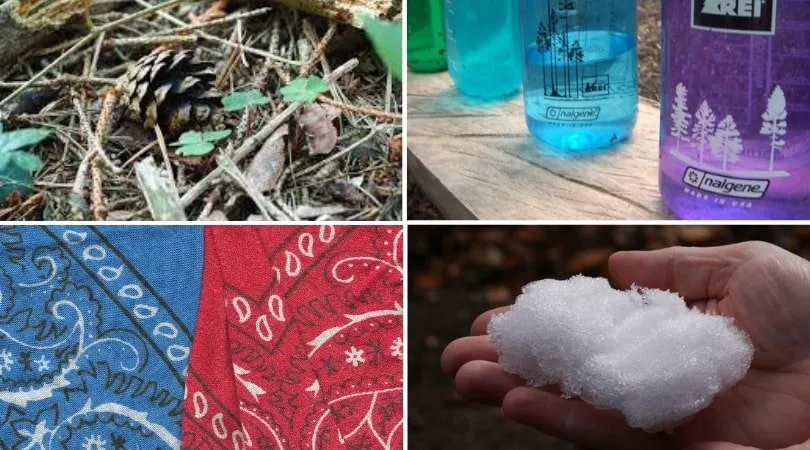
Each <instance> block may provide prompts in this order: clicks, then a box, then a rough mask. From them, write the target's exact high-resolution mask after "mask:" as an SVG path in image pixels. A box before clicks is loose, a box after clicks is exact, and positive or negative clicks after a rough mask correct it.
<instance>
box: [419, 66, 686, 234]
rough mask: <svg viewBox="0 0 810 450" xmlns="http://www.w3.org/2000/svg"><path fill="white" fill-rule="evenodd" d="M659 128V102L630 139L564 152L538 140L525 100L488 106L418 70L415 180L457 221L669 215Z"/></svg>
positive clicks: (647, 105) (643, 112)
mask: <svg viewBox="0 0 810 450" xmlns="http://www.w3.org/2000/svg"><path fill="white" fill-rule="evenodd" d="M659 126H660V125H659V110H658V106H657V105H655V104H653V103H651V102H648V101H646V100H644V101H642V102H641V103H640V105H639V119H638V124H637V125H636V129H635V131H634V134H633V138H632V139H631V141H630V142H628V143H626V144H624V145H623V146H621V147H620V148H617V149H615V150H612V151H609V152H604V153H600V154H596V155H590V156H580V157H570V156H567V157H565V156H560V155H559V154H557V153H555V152H554V151H553V150H551V149H549V148H544V147H543V146H542V145H540V144H538V143H537V142H536V141H534V140H533V139H532V138H531V137H530V135H529V132H528V130H527V128H526V124H525V118H524V114H523V102H522V98H520V97H517V98H514V99H512V100H509V101H503V102H494V103H482V102H478V101H475V100H470V99H467V98H465V97H463V96H461V95H460V94H459V93H458V91H457V90H456V89H455V87H454V86H453V84H452V81H451V80H450V77H449V76H448V75H447V74H446V73H442V74H431V75H423V74H413V73H409V74H408V158H409V159H408V169H409V174H410V175H411V176H412V177H413V179H414V180H415V181H416V182H417V183H419V184H420V185H421V186H422V188H423V190H424V192H425V193H426V194H427V195H428V197H430V199H431V200H432V201H433V202H434V203H435V204H436V206H437V207H438V208H439V209H440V210H441V211H442V213H443V214H444V215H445V216H446V217H447V218H448V219H458V220H464V219H471V218H475V219H484V220H625V219H668V218H670V216H669V214H668V212H667V210H666V208H665V206H664V204H663V202H662V201H661V198H660V194H659V191H658V130H659Z"/></svg>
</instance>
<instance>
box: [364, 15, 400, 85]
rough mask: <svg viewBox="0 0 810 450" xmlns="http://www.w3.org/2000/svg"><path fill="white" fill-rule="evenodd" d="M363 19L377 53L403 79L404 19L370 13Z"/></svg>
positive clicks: (398, 77) (398, 78)
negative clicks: (383, 17) (384, 17)
mask: <svg viewBox="0 0 810 450" xmlns="http://www.w3.org/2000/svg"><path fill="white" fill-rule="evenodd" d="M362 19H363V29H364V30H366V34H367V35H368V37H369V39H371V43H372V44H374V49H375V50H376V51H377V55H379V56H380V59H382V61H383V63H385V65H386V66H387V67H388V69H389V70H391V72H392V73H393V74H394V76H395V77H396V78H397V80H402V21H401V20H396V21H393V22H392V21H389V20H382V19H378V18H376V17H373V16H371V15H369V14H366V15H365V16H364V17H363V18H362Z"/></svg>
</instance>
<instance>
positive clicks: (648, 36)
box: [408, 0, 661, 220]
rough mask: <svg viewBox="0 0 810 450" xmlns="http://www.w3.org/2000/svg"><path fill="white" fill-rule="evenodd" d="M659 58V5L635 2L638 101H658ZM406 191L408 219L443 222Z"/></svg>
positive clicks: (418, 193) (416, 191)
mask: <svg viewBox="0 0 810 450" xmlns="http://www.w3.org/2000/svg"><path fill="white" fill-rule="evenodd" d="M660 58H661V3H660V1H659V0H639V6H638V77H639V78H638V84H639V94H640V95H641V96H642V97H645V98H648V99H651V100H655V101H658V100H659V96H660V92H659V79H660ZM410 184H411V185H410V186H409V187H408V218H409V219H411V220H443V219H444V217H442V214H441V213H440V212H439V210H438V209H436V207H435V206H434V205H433V203H431V202H430V200H429V199H428V197H427V196H426V195H425V193H424V192H423V191H422V189H421V187H419V186H418V185H416V184H415V183H410Z"/></svg>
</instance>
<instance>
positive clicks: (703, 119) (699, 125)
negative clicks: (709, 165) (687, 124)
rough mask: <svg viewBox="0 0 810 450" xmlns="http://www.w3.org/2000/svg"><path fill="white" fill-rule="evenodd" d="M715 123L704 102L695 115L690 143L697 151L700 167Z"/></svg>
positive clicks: (715, 118) (714, 118) (713, 116)
mask: <svg viewBox="0 0 810 450" xmlns="http://www.w3.org/2000/svg"><path fill="white" fill-rule="evenodd" d="M716 122H717V117H716V116H715V115H714V113H713V112H712V109H711V108H710V107H709V103H708V102H707V101H705V100H704V101H703V103H702V104H701V105H700V107H699V108H698V110H697V112H696V113H695V125H694V126H693V127H692V142H693V144H694V145H695V148H696V149H697V151H698V155H699V157H700V159H699V161H700V164H701V165H703V153H704V152H705V151H706V148H708V146H709V141H710V139H711V137H712V135H713V134H714V129H715V123H716Z"/></svg>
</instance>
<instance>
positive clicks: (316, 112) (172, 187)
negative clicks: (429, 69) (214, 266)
mask: <svg viewBox="0 0 810 450" xmlns="http://www.w3.org/2000/svg"><path fill="white" fill-rule="evenodd" d="M2 3H3V2H2V1H0V4H2ZM158 3H160V2H158V1H157V0H94V3H93V4H94V6H93V8H92V9H91V16H90V18H91V21H92V24H93V26H94V27H95V28H98V27H106V26H108V25H110V24H116V23H117V25H115V26H113V27H111V28H110V29H109V30H107V31H105V32H104V33H101V34H99V35H98V37H97V38H96V39H94V40H90V41H88V42H86V43H85V44H84V45H78V46H74V44H76V43H77V41H78V40H79V39H80V38H82V37H83V36H87V35H88V32H87V28H86V27H85V26H84V25H82V26H80V27H74V28H71V29H68V30H65V32H64V33H61V34H60V36H59V40H58V41H57V42H51V43H48V45H47V46H43V47H42V48H38V49H36V50H34V51H33V52H30V53H29V54H26V55H25V56H24V57H22V58H21V60H20V62H19V63H18V64H15V65H13V67H6V68H2V69H0V102H2V103H0V105H3V107H2V108H0V110H2V111H1V112H0V119H2V125H3V128H5V130H6V131H8V130H12V129H20V128H31V127H36V128H45V129H47V130H50V132H51V137H50V138H49V139H48V140H46V141H44V142H43V143H41V144H39V145H37V146H36V147H32V148H31V149H30V152H31V153H33V154H34V155H36V156H38V157H39V158H40V159H41V161H42V163H43V167H42V169H41V170H39V172H38V174H37V176H36V178H35V180H34V184H33V189H32V191H31V192H30V193H28V194H27V195H23V196H19V195H16V194H13V195H11V196H10V197H8V198H7V199H5V202H4V204H3V205H2V206H0V220H43V219H44V220H63V219H69V220H85V219H95V220H102V219H106V220H153V219H157V218H166V217H169V218H175V220H177V219H178V218H179V219H180V220H186V219H187V220H216V221H226V220H228V221H242V220H250V221H253V220H268V221H269V220H323V219H329V220H399V219H401V216H402V187H401V186H402V185H401V180H402V173H401V157H402V121H401V118H402V116H401V112H402V111H401V99H402V87H401V83H400V82H399V81H397V80H396V79H394V78H393V77H392V76H391V75H390V74H389V71H388V70H387V69H386V68H385V66H384V65H383V63H382V62H381V60H380V59H379V57H378V56H377V54H376V53H375V51H374V49H373V47H372V45H371V43H370V41H369V40H368V38H367V37H366V35H365V33H364V32H363V31H360V30H357V29H354V28H352V27H350V26H348V25H338V24H332V23H330V22H329V21H328V20H326V19H323V18H320V17H316V16H311V15H308V14H304V13H301V12H298V11H296V10H294V9H291V8H287V7H284V6H281V5H278V4H272V6H271V7H266V5H268V4H271V3H270V2H266V3H263V4H262V2H257V1H253V2H245V1H235V0H232V1H228V0H217V1H214V0H185V1H181V2H179V3H178V2H175V3H174V4H173V5H172V6H170V7H168V8H165V9H161V10H160V11H158V12H156V13H153V14H150V15H138V13H139V12H141V11H143V10H144V9H146V8H149V7H151V6H155V5H157V4H158ZM221 5H227V6H226V7H225V8H224V9H222V8H219V6H221ZM263 5H264V6H263ZM156 50H157V51H161V50H171V51H173V52H177V51H180V50H191V51H192V53H193V55H194V61H195V63H196V62H204V63H207V64H209V67H210V69H212V71H213V74H214V77H213V78H214V80H212V83H211V84H212V85H213V87H212V89H213V90H214V91H215V92H216V93H217V95H220V96H227V95H229V94H232V93H234V92H246V91H248V90H250V89H258V91H260V93H261V94H263V96H264V99H263V100H262V102H263V103H264V104H262V105H258V104H254V105H252V106H248V107H246V108H244V109H241V110H236V111H225V110H224V109H217V110H216V112H215V113H214V114H213V119H212V120H211V121H209V122H208V123H206V124H204V125H200V126H197V125H195V126H193V127H192V126H189V127H188V128H187V129H184V130H183V131H189V130H192V129H199V130H201V131H206V130H208V131H211V130H220V131H221V130H231V134H230V135H229V136H228V137H227V138H224V139H222V140H220V141H219V142H217V144H216V150H215V151H211V152H210V153H207V154H204V155H200V156H198V155H193V156H189V155H188V154H185V155H181V154H180V153H178V151H177V148H176V147H174V146H172V145H171V144H172V143H174V142H175V141H176V140H178V138H179V136H178V135H182V134H181V133H179V132H178V133H173V132H172V131H171V130H167V129H165V128H164V129H162V130H161V131H162V134H163V136H158V133H157V131H156V130H155V128H154V127H153V126H150V125H151V124H144V121H143V120H142V119H139V118H138V117H133V116H132V115H131V114H129V113H128V109H127V107H126V104H125V103H126V101H127V100H128V99H129V97H128V96H127V95H124V96H123V97H121V100H119V101H118V103H114V104H115V106H114V107H113V108H111V109H110V108H108V109H107V110H103V106H104V100H105V98H107V99H109V101H110V102H113V101H114V100H115V97H114V96H113V94H110V93H111V92H112V91H117V89H119V88H122V89H123V90H124V91H125V92H126V84H125V83H124V84H122V82H121V81H122V79H123V78H122V77H124V76H126V73H127V71H128V70H131V69H132V68H133V66H135V65H136V64H138V61H139V60H140V59H141V58H143V57H145V56H147V55H149V54H150V53H152V52H153V51H156ZM66 53H67V54H66ZM54 62H57V64H55V65H53V63H54ZM46 68H47V69H48V70H47V72H46V73H44V76H42V77H41V78H38V79H36V80H35V82H34V83H33V84H30V83H29V82H31V81H32V79H33V78H34V76H35V74H38V73H39V72H40V71H42V70H43V69H46ZM164 70H167V69H164ZM147 73H148V72H147ZM187 75H188V74H187V73H177V74H171V73H170V74H168V75H167V76H169V77H170V78H171V77H172V76H176V78H175V79H174V80H173V81H174V82H175V86H176V85H177V84H178V83H183V82H184V80H186V81H187V80H188V78H185V77H186V76H187ZM306 76H317V77H319V78H321V79H323V80H326V81H327V86H326V87H325V88H324V91H322V94H321V95H320V96H319V97H317V100H316V101H315V102H313V103H310V104H304V105H303V106H301V105H300V104H298V103H296V102H294V101H292V100H290V99H288V98H286V97H285V96H284V95H283V93H282V92H281V89H282V88H284V87H285V86H289V85H290V83H291V82H295V81H296V80H297V79H298V78H305V77H306ZM331 78H334V79H331ZM28 84H30V86H25V87H26V89H25V90H23V92H21V93H18V92H16V90H17V89H18V88H20V87H21V86H24V85H28ZM150 89H151V88H150ZM117 92H120V90H118V91H117ZM172 92H173V91H172ZM18 94H20V95H18ZM140 94H142V93H140V92H138V93H136V95H140ZM12 95H13V96H14V98H11V96H12ZM146 95H151V94H146ZM178 101H180V102H182V101H186V100H178ZM192 101H193V100H192ZM167 103H168V101H167ZM174 106H175V107H176V106H177V105H174ZM168 107H169V106H167V108H168ZM192 111H194V110H193V109H192ZM159 114H161V113H160V112H159ZM94 130H95V131H94ZM93 135H96V136H97V137H99V138H100V139H98V141H99V142H98V144H101V145H100V146H97V145H95V144H96V143H94V138H93V137H92V136H93ZM335 139H336V141H335ZM99 147H100V148H99ZM138 167H141V168H142V169H143V170H142V171H139V169H137V168H138ZM139 173H140V178H139ZM0 176H2V173H0ZM156 182H160V183H162V184H160V185H159V186H158V188H155V186H154V183H156ZM150 184H152V186H151V187H150ZM161 188H162V189H161ZM147 197H149V198H150V201H149V202H147ZM0 201H3V199H0ZM161 206H164V207H165V208H168V209H169V210H170V211H168V212H167V211H163V212H162V213H161V211H160V209H161ZM165 208H164V209H165ZM156 211H157V212H156ZM178 214H179V215H178Z"/></svg>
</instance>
